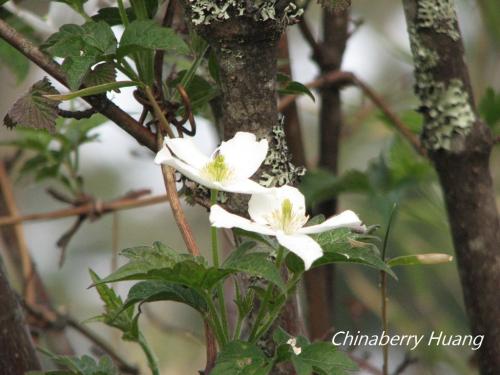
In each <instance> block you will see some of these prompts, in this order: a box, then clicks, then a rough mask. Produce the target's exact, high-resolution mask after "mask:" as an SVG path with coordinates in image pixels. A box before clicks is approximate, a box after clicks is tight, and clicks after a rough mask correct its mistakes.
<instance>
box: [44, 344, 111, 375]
mask: <svg viewBox="0 0 500 375" xmlns="http://www.w3.org/2000/svg"><path fill="white" fill-rule="evenodd" d="M39 350H40V351H41V352H42V353H43V354H45V355H46V356H48V357H49V358H50V359H51V360H52V361H54V363H55V364H58V365H60V366H62V367H63V368H66V369H67V370H69V371H63V372H57V371H55V372H50V371H49V372H48V373H47V374H71V375H118V370H117V368H116V367H115V365H114V364H113V361H112V360H111V359H110V358H109V357H108V356H102V357H101V358H99V362H96V361H95V360H94V359H93V358H92V357H90V356H88V355H83V356H82V357H80V358H78V357H71V356H62V355H58V354H54V353H51V352H49V351H48V350H44V349H39ZM39 373H41V374H44V373H43V372H39ZM35 374H36V372H35Z"/></svg>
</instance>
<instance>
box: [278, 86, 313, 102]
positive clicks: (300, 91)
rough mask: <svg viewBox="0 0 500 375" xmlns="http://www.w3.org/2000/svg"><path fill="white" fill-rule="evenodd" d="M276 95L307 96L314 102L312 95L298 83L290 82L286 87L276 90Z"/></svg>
mask: <svg viewBox="0 0 500 375" xmlns="http://www.w3.org/2000/svg"><path fill="white" fill-rule="evenodd" d="M278 93H279V94H281V95H307V96H309V97H310V98H311V99H312V101H313V102H315V101H316V98H315V97H314V94H313V93H312V92H311V90H309V89H308V88H307V87H306V86H304V85H303V84H302V83H300V82H296V81H290V82H288V83H287V85H286V86H285V87H283V88H281V89H279V90H278Z"/></svg>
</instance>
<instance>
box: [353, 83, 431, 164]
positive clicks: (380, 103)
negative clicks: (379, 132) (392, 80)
mask: <svg viewBox="0 0 500 375" xmlns="http://www.w3.org/2000/svg"><path fill="white" fill-rule="evenodd" d="M353 78H354V79H353V81H354V83H355V84H356V86H358V87H359V88H360V89H361V90H362V91H363V92H364V93H365V94H366V96H368V97H369V98H370V99H371V101H372V102H373V104H375V105H376V106H377V107H378V108H379V109H380V110H381V111H382V113H383V114H384V115H385V116H386V117H387V118H388V119H389V121H390V122H391V123H392V124H393V125H394V127H395V128H396V129H397V130H398V131H399V132H400V133H401V135H402V136H403V137H405V138H406V139H407V140H408V142H410V144H411V145H412V146H413V147H414V148H415V150H416V151H417V152H418V153H419V154H420V155H422V156H424V157H427V151H426V150H425V148H424V147H423V146H422V144H421V142H420V140H419V139H418V137H417V136H416V135H415V134H414V133H413V132H412V131H411V130H410V129H409V128H408V127H407V126H406V125H405V124H404V122H403V121H402V120H401V119H400V118H399V117H398V116H397V115H396V114H395V113H394V112H393V111H392V110H391V109H390V108H389V106H388V105H387V103H386V102H385V101H384V99H382V97H381V96H379V95H378V94H377V93H376V92H375V91H374V90H373V89H372V88H371V87H370V86H368V85H367V84H366V83H365V82H363V81H362V80H360V79H359V78H357V77H356V76H354V77H353Z"/></svg>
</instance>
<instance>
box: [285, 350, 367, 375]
mask: <svg viewBox="0 0 500 375" xmlns="http://www.w3.org/2000/svg"><path fill="white" fill-rule="evenodd" d="M292 358H293V359H292V361H293V362H294V366H295V365H296V362H302V364H304V365H306V366H310V367H312V368H313V369H314V371H316V372H318V373H320V374H324V375H332V374H343V373H344V371H345V370H347V371H356V370H357V369H358V368H357V366H356V364H355V363H354V362H352V361H351V359H349V357H348V356H347V355H346V354H345V353H343V352H341V351H339V350H337V348H336V347H335V346H333V345H332V344H331V343H327V342H315V343H312V344H310V345H307V346H304V347H303V348H302V352H301V353H300V354H299V355H297V356H295V357H292ZM302 364H301V365H302ZM306 368H307V367H306ZM301 371H303V372H302V374H306V373H310V372H307V370H306V371H304V369H301Z"/></svg>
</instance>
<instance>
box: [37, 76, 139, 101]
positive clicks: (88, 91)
mask: <svg viewBox="0 0 500 375" xmlns="http://www.w3.org/2000/svg"><path fill="white" fill-rule="evenodd" d="M139 85H141V84H140V83H139V82H134V81H117V82H109V83H103V84H101V85H97V86H92V87H86V88H84V89H81V90H77V91H73V92H70V93H67V94H57V95H45V98H47V99H50V100H55V101H58V102H61V101H66V100H72V99H76V98H80V97H84V96H91V95H99V94H103V93H105V92H107V91H113V90H117V89H119V88H122V87H130V86H139Z"/></svg>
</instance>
